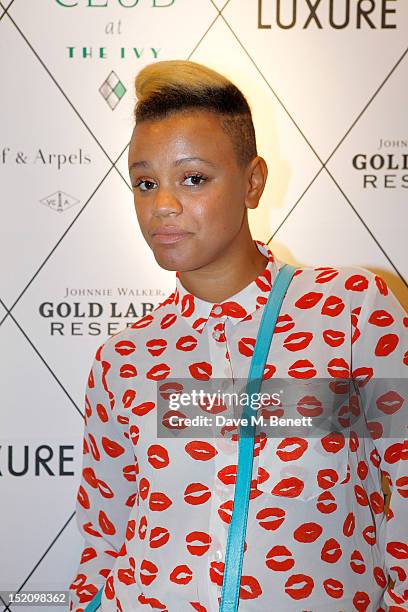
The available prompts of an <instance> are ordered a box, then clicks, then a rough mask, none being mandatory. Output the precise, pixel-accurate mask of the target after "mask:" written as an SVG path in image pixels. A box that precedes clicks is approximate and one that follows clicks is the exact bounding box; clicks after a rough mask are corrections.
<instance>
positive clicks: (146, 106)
mask: <svg viewBox="0 0 408 612" xmlns="http://www.w3.org/2000/svg"><path fill="white" fill-rule="evenodd" d="M135 93H136V98H137V102H136V104H135V108H134V117H135V122H136V124H138V123H141V122H142V121H157V120H160V119H163V118H164V117H166V116H168V115H170V114H174V113H178V112H189V111H190V112H191V111H192V110H205V111H209V112H213V113H215V114H216V115H218V116H219V119H220V124H221V127H222V129H223V130H224V132H226V133H227V134H228V136H229V137H230V138H231V140H232V144H233V146H234V150H235V153H236V156H237V161H238V163H239V164H240V165H243V166H245V165H246V164H247V163H248V162H249V161H250V160H251V159H253V158H254V157H256V155H257V149H256V137H255V130H254V126H253V122H252V114H251V109H250V106H249V104H248V102H247V100H246V98H245V96H244V95H243V93H242V92H241V91H240V90H239V89H238V87H237V86H236V85H234V84H233V83H232V82H231V81H230V80H229V79H227V77H225V76H224V75H222V74H220V73H219V72H216V71H215V70H212V69H211V68H208V66H204V65H203V64H198V63H197V62H191V61H188V60H163V61H160V62H154V63H152V64H148V65H147V66H145V67H144V68H142V70H141V71H140V72H139V73H138V74H137V76H136V78H135Z"/></svg>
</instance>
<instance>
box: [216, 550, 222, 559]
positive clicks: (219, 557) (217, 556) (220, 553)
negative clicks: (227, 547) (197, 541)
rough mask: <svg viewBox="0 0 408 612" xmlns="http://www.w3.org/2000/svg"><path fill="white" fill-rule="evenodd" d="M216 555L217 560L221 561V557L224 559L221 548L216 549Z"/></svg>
mask: <svg viewBox="0 0 408 612" xmlns="http://www.w3.org/2000/svg"><path fill="white" fill-rule="evenodd" d="M215 557H216V559H217V561H221V559H222V552H221V550H216V551H215Z"/></svg>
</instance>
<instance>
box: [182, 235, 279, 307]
mask: <svg viewBox="0 0 408 612" xmlns="http://www.w3.org/2000/svg"><path fill="white" fill-rule="evenodd" d="M267 264H268V259H267V258H266V257H265V256H264V255H263V254H262V253H261V252H260V251H259V249H258V247H257V246H256V244H255V242H254V240H253V239H252V237H251V235H250V234H249V233H248V237H247V239H245V240H242V241H241V242H240V243H238V244H237V243H236V242H233V243H231V244H230V245H228V247H227V248H226V249H225V250H224V251H223V253H222V255H221V256H220V257H219V258H218V259H217V260H216V261H213V262H211V264H208V265H207V266H204V267H202V268H199V269H198V270H188V271H185V272H179V279H180V282H181V284H182V285H183V287H184V288H185V289H186V290H187V291H189V292H190V293H192V294H193V295H195V296H197V297H198V298H199V299H201V300H205V301H206V302H211V303H214V302H215V303H221V302H223V301H224V300H227V299H228V298H229V297H232V296H233V295H235V294H236V293H238V291H241V289H244V287H246V286H247V285H249V283H251V282H252V281H254V280H255V279H256V278H257V276H259V275H260V274H261V272H262V271H263V270H264V269H265V268H266V266H267Z"/></svg>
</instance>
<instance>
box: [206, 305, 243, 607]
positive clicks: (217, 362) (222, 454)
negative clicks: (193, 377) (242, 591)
mask: <svg viewBox="0 0 408 612" xmlns="http://www.w3.org/2000/svg"><path fill="white" fill-rule="evenodd" d="M221 312H222V308H221V306H219V307H214V309H213V314H215V315H216V314H219V313H221ZM227 319H228V317H227V316H222V317H216V318H214V319H213V320H212V319H211V318H210V320H209V323H210V326H209V329H208V334H209V348H210V356H211V363H212V366H213V367H212V378H213V379H215V380H216V382H217V384H216V385H215V387H216V388H215V387H214V389H213V392H217V391H218V390H219V392H220V393H223V392H226V391H229V389H230V387H231V383H232V370H231V364H230V362H229V360H228V357H227V343H226V338H225V335H224V334H225V323H226V321H227ZM220 432H221V428H220V427H219V426H215V425H213V439H212V443H213V444H214V447H215V448H216V449H217V454H216V456H215V457H214V482H213V487H212V496H211V510H210V518H209V533H210V535H211V538H212V548H211V550H212V554H211V555H209V556H208V565H207V571H208V574H207V575H208V576H210V569H211V564H212V563H222V562H223V559H224V547H226V539H227V534H228V525H225V524H224V522H223V521H222V519H221V518H220V516H219V508H220V505H222V504H224V503H225V502H226V501H227V500H229V499H230V498H231V497H233V490H232V489H231V485H225V484H223V483H222V482H221V481H220V480H219V479H218V473H219V472H220V470H222V469H223V468H224V467H225V466H227V465H229V464H231V463H234V462H236V460H237V458H236V449H235V445H234V443H233V442H232V441H231V440H229V439H223V438H222V437H220V436H221V433H220ZM234 451H235V455H234ZM207 585H208V597H209V602H211V605H210V608H209V609H210V610H211V612H215V611H216V610H218V609H219V602H218V598H219V597H220V596H221V588H220V587H219V586H218V585H216V584H214V583H213V582H211V580H210V579H209V580H208V581H207Z"/></svg>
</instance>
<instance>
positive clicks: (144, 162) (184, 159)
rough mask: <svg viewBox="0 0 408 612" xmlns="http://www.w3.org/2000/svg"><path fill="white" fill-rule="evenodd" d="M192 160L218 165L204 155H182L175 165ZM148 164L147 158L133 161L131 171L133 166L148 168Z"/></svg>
mask: <svg viewBox="0 0 408 612" xmlns="http://www.w3.org/2000/svg"><path fill="white" fill-rule="evenodd" d="M190 161H201V162H204V163H205V164H208V165H209V166H213V168H215V167H216V165H215V164H213V162H210V161H208V159H203V158H202V157H181V158H180V159H176V161H175V162H174V164H173V166H180V164H183V163H184V162H190ZM148 165H149V163H148V162H147V161H145V160H143V161H136V162H133V164H132V165H131V166H130V167H129V172H130V171H131V170H132V168H147V166H148Z"/></svg>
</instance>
